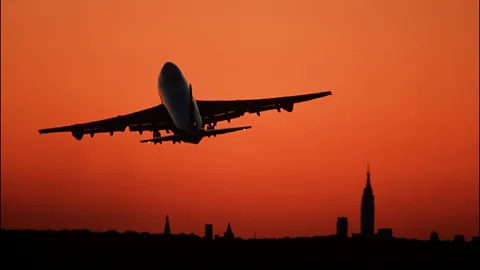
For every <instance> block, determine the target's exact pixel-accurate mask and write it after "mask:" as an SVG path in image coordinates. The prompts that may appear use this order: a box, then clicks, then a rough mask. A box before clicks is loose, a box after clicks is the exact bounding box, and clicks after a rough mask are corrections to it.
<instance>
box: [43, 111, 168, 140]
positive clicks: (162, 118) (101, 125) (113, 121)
mask: <svg viewBox="0 0 480 270" xmlns="http://www.w3.org/2000/svg"><path fill="white" fill-rule="evenodd" d="M170 123H171V119H170V115H169V114H168V112H167V110H166V108H165V106H164V105H163V104H161V105H158V106H155V107H152V108H148V109H145V110H142V111H138V112H134V113H130V114H126V115H119V116H117V117H112V118H108V119H103V120H99V121H94V122H88V123H82V124H75V125H71V126H63V127H55V128H47V129H41V130H39V132H40V134H45V133H56V132H72V135H73V137H75V138H76V139H77V140H81V139H82V137H83V135H84V134H90V136H92V137H93V134H95V133H106V132H109V133H110V135H113V133H114V132H118V131H120V132H124V131H125V129H126V128H127V127H129V129H130V131H138V132H140V133H142V132H143V131H158V130H168V129H170V128H171V124H170Z"/></svg>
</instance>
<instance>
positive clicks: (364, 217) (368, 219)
mask: <svg viewBox="0 0 480 270" xmlns="http://www.w3.org/2000/svg"><path fill="white" fill-rule="evenodd" d="M360 228H361V229H360V234H361V235H362V236H368V237H371V236H373V235H374V233H375V198H374V196H373V190H372V185H371V183H370V165H368V166H367V185H366V186H365V188H364V189H363V196H362V209H361V225H360Z"/></svg>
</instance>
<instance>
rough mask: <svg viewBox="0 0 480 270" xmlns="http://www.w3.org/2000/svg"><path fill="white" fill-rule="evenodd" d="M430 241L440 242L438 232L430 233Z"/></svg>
mask: <svg viewBox="0 0 480 270" xmlns="http://www.w3.org/2000/svg"><path fill="white" fill-rule="evenodd" d="M430 241H432V242H438V241H440V237H439V236H438V233H437V232H436V231H433V232H432V233H430Z"/></svg>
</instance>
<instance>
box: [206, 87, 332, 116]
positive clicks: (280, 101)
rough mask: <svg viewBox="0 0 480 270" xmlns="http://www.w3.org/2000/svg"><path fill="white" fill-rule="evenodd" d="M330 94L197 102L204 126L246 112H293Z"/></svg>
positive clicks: (328, 92)
mask: <svg viewBox="0 0 480 270" xmlns="http://www.w3.org/2000/svg"><path fill="white" fill-rule="evenodd" d="M331 94H332V92H330V91H327V92H320V93H312V94H306V95H297V96H287V97H276V98H265V99H249V100H226V101H216V100H211V101H204V100H197V105H198V109H199V110H200V114H201V115H202V117H203V123H204V124H211V123H213V124H215V123H216V122H220V121H224V120H227V121H230V119H234V118H237V117H240V116H243V115H244V114H245V113H246V112H248V113H256V114H258V115H260V112H263V111H268V110H278V111H279V112H280V109H284V110H285V111H287V112H292V111H293V105H294V104H295V103H300V102H304V101H308V100H312V99H317V98H322V97H326V96H329V95H331Z"/></svg>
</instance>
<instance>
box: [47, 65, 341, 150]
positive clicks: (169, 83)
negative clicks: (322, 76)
mask: <svg viewBox="0 0 480 270" xmlns="http://www.w3.org/2000/svg"><path fill="white" fill-rule="evenodd" d="M158 92H159V95H160V99H161V104H160V105H157V106H155V107H152V108H148V109H145V110H142V111H138V112H134V113H131V114H127V115H119V116H117V117H112V118H108V119H104V120H99V121H94V122H88V123H83V124H75V125H71V126H63V127H55V128H47V129H41V130H39V132H40V134H45V133H56V132H71V133H72V135H73V137H75V138H76V139H77V140H81V139H82V138H83V135H84V134H90V136H91V137H92V138H93V135H94V134H95V133H107V132H109V133H110V135H112V136H113V133H114V132H118V131H121V132H124V131H125V129H126V128H127V126H128V127H129V129H130V131H131V132H137V131H138V132H139V133H140V134H142V132H143V131H152V132H153V138H152V139H148V140H141V141H140V142H142V143H150V142H153V143H154V144H157V143H160V144H161V143H162V142H164V141H172V142H173V143H174V144H175V143H176V142H178V143H180V142H186V143H192V144H198V143H199V142H200V141H201V140H202V138H204V137H210V136H214V137H215V136H216V135H219V134H226V133H230V132H235V131H239V130H245V129H249V128H251V126H242V127H234V128H221V129H216V128H215V126H216V125H217V122H220V121H225V120H226V121H228V122H229V123H230V120H231V119H234V118H238V117H241V116H243V115H244V114H245V113H246V112H248V113H256V114H258V115H259V116H260V112H262V111H268V110H274V109H276V110H277V111H278V112H280V109H284V110H285V111H287V112H292V111H293V104H295V103H299V102H304V101H308V100H312V99H316V98H321V97H325V96H328V95H331V94H332V93H331V92H330V91H328V92H320V93H312V94H306V95H297V96H288V97H276V98H265V99H249V100H224V101H221V100H208V101H204V100H195V98H194V97H193V94H192V85H191V84H188V82H187V80H186V79H185V77H184V76H183V74H182V72H181V71H180V69H179V68H178V67H177V66H176V65H175V64H174V63H172V62H166V63H165V64H164V65H163V67H162V70H161V71H160V75H159V76H158ZM160 130H165V131H166V133H170V131H172V132H173V135H167V136H163V137H162V136H161V134H160Z"/></svg>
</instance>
